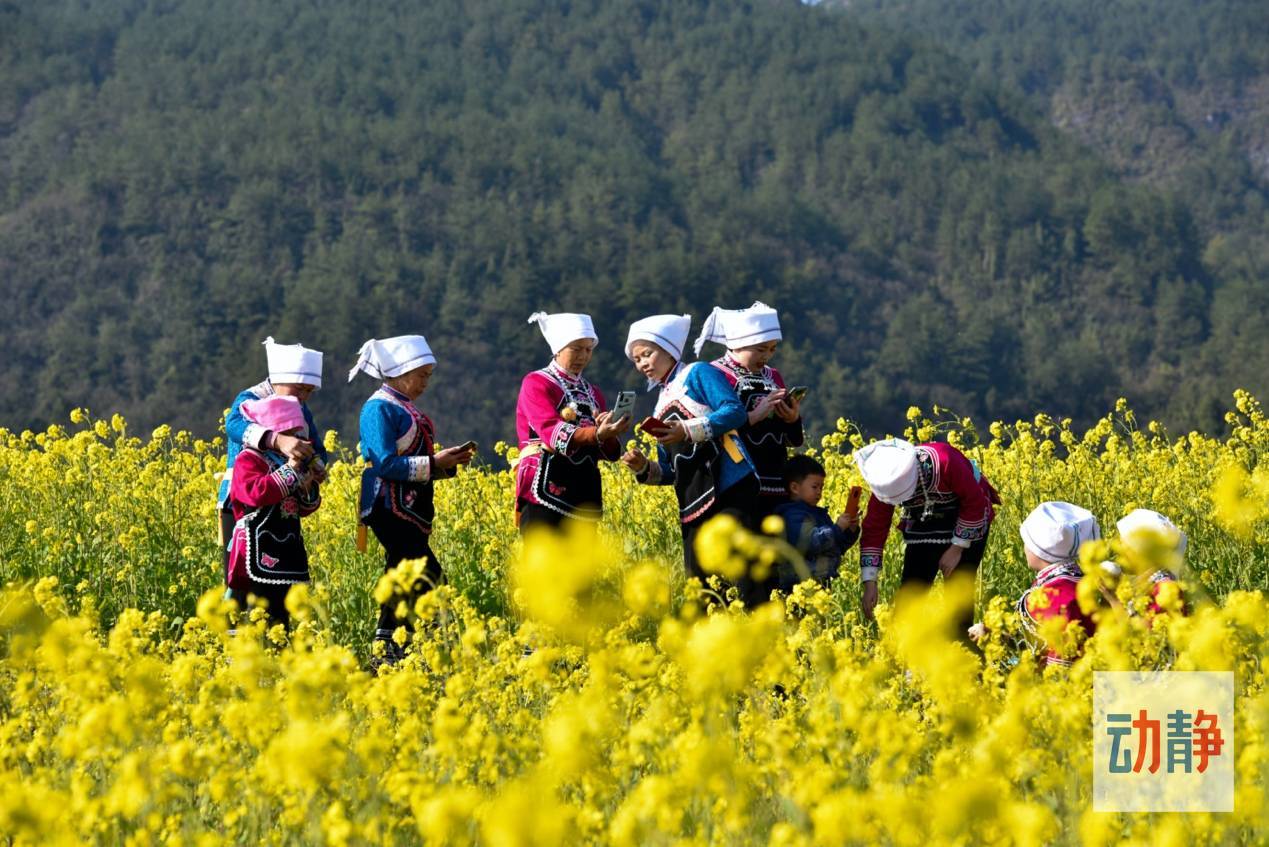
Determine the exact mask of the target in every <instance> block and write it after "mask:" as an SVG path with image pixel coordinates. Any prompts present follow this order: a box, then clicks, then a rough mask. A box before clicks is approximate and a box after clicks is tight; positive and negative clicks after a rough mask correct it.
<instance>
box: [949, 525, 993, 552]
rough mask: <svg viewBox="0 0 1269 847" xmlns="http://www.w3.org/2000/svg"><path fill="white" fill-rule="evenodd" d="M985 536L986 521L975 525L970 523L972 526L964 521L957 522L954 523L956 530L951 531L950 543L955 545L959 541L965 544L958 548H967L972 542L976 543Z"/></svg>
mask: <svg viewBox="0 0 1269 847" xmlns="http://www.w3.org/2000/svg"><path fill="white" fill-rule="evenodd" d="M986 535H987V521H986V520H981V521H977V522H976V523H972V524H971V523H966V522H965V521H961V520H958V521H957V522H956V529H955V530H953V531H952V543H953V544H956V543H958V542H960V541H964V542H965V543H964V544H961V545H960V546H962V547H968V546H969V545H970V544H971V543H972V542H974V541H978V540H980V539H982V538H984V537H985V536H986Z"/></svg>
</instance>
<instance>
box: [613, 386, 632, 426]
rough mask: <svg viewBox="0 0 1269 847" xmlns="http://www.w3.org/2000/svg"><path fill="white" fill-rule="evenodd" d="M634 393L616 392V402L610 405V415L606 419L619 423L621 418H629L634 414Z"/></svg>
mask: <svg viewBox="0 0 1269 847" xmlns="http://www.w3.org/2000/svg"><path fill="white" fill-rule="evenodd" d="M634 404H635V393H634V392H633V391H618V392H617V401H616V402H615V403H613V404H612V414H611V415H610V416H609V417H608V419H609V420H610V421H619V420H621V419H622V418H626V417H630V416H631V415H633V414H634Z"/></svg>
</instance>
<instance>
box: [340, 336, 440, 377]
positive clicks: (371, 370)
mask: <svg viewBox="0 0 1269 847" xmlns="http://www.w3.org/2000/svg"><path fill="white" fill-rule="evenodd" d="M434 364H436V357H435V356H433V355H432V348H431V347H429V346H427V339H426V338H424V337H423V336H421V335H398V336H396V337H395V338H384V339H375V338H372V339H370V340H369V341H367V342H366V343H365V344H363V345H361V352H360V353H359V354H358V355H357V364H356V365H354V366H353V369H352V370H350V371H349V372H348V381H349V382H352V380H353V377H355V376H356V375H357V372H358V371H365V372H366V373H368V374H370V375H371V376H372V377H374V378H375V379H384V378H386V377H390V376H401V374H404V373H409V372H410V371H412V370H414V369H415V368H421V367H423V366H424V365H434Z"/></svg>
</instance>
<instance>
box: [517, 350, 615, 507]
mask: <svg viewBox="0 0 1269 847" xmlns="http://www.w3.org/2000/svg"><path fill="white" fill-rule="evenodd" d="M539 373H541V374H544V375H545V376H547V377H548V378H549V379H551V380H552V381H554V382H555V384H556V385H558V386H559V387H560V390H561V391H563V392H564V396H563V397H562V398H560V402H559V405H558V406H556V411H557V412H561V413H563V411H564V409H566V408H572V409H573V411H574V412H575V413H576V415H577V417H576V419H575V420H573V421H570V423H573V424H575V425H576V426H579V427H581V426H596V425H597V424H596V418H597V417H598V415H599V413H600V411H601V410H600V408H599V401H598V399H597V398H596V397H595V393H594V389H592V388H591V385H590V383H589V382H587V381H586V380H584V379H578V380H577V381H576V382H575V383H571V382H570V381H568V380H565V379H561V378H560V376H559V375H558V374H555V373H552V371H551V369H550V368H543V369H542V370H541V371H539ZM529 437H530V438H533V439H537V440H538V441H541V438H542V436H541V435H540V434H539V433H537V432H535V431H534V430H533V428H532V427H530V428H529ZM539 449H541V448H539ZM532 487H533V496H534V497H536V498H537V501H538V502H539V503H540V504H542V505H543V506H546V507H547V508H548V509H551V510H552V511H555V512H559V513H560V514H562V515H566V516H568V517H572V518H580V519H582V520H588V521H597V520H599V519H600V518H601V517H602V516H603V497H604V490H603V483H602V480H601V478H600V475H599V462H598V460H597V458H596V451H594V450H579V451H577V452H576V453H575V454H574V455H572V456H568V455H565V454H564V453H556V452H552V451H550V450H545V449H542V450H541V453H540V454H539V455H538V467H537V471H536V472H535V473H534V475H533V486H532Z"/></svg>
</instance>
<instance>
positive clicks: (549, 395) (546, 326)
mask: <svg viewBox="0 0 1269 847" xmlns="http://www.w3.org/2000/svg"><path fill="white" fill-rule="evenodd" d="M529 323H536V324H537V325H538V327H539V328H540V329H541V330H542V335H543V336H545V337H546V342H547V344H549V345H550V347H551V353H552V358H551V361H550V363H549V364H547V366H546V367H544V368H542V369H541V370H536V371H533V372H532V373H530V374H528V375H526V376H525V378H524V380H523V382H521V384H520V396H519V399H518V400H517V401H516V435H517V436H518V438H519V444H520V458H519V462H518V464H517V465H516V522H517V524H518V525H519V527H520V532H521V533H523V532H526V531H527V530H528V529H529V528H530V527H532V526H546V527H552V528H555V527H559V526H560V525H561V524H563V523H564V522H565V521H567V520H584V521H597V520H599V518H600V517H601V516H602V515H603V502H604V496H603V486H602V483H601V481H600V476H599V462H600V461H608V462H612V461H616V460H617V459H618V458H619V457H620V456H621V445H620V443H619V442H618V441H617V436H619V435H621V433H623V432H625V431H626V429H627V428H629V426H630V417H629V415H625V416H623V417H622V418H621V419H620V420H616V421H614V420H611V417H612V416H611V414H610V413H609V412H608V404H607V403H606V402H605V400H604V395H603V394H602V393H601V392H600V390H599V389H598V388H596V387H595V386H593V385H591V384H590V383H589V382H587V381H586V379H585V378H584V377H583V376H582V371H584V370H585V369H586V365H587V364H589V363H590V359H591V356H592V355H593V354H594V352H595V345H596V344H597V343H598V336H597V335H596V334H595V327H594V325H593V324H592V322H591V319H590V315H577V314H556V315H548V314H547V313H546V312H537V313H535V314H534V315H533V316H532V317H530V318H529Z"/></svg>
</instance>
